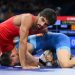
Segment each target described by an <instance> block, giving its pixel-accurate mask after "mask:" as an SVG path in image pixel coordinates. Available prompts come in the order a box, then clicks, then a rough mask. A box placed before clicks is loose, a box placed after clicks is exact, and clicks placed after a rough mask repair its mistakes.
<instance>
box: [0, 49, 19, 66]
mask: <svg viewBox="0 0 75 75" xmlns="http://www.w3.org/2000/svg"><path fill="white" fill-rule="evenodd" d="M18 57H19V56H18V53H17V52H16V51H13V50H12V51H8V52H6V53H4V54H2V55H1V58H0V64H1V65H2V66H15V65H18V64H19V58H18Z"/></svg>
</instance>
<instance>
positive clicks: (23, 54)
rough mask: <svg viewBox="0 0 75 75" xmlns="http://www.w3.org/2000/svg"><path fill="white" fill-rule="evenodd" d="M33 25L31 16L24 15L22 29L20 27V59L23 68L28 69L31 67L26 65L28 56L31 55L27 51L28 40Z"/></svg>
mask: <svg viewBox="0 0 75 75" xmlns="http://www.w3.org/2000/svg"><path fill="white" fill-rule="evenodd" d="M31 24H32V17H31V16H30V15H25V16H24V15H23V17H22V20H21V27H20V48H19V58H20V63H21V66H22V68H26V69H27V67H28V66H29V65H28V64H27V63H26V59H27V56H28V55H29V53H28V50H27V40H28V34H29V29H30V27H31Z"/></svg>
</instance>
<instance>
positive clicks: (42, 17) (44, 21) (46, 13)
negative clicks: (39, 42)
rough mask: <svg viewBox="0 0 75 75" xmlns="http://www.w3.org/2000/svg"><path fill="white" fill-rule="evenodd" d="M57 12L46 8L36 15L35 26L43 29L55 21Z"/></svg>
mask: <svg viewBox="0 0 75 75" xmlns="http://www.w3.org/2000/svg"><path fill="white" fill-rule="evenodd" d="M56 18H57V14H56V12H55V11H54V10H53V9H50V8H46V9H44V10H43V11H41V12H40V13H39V14H38V16H37V21H36V26H37V28H39V29H44V28H46V27H48V26H49V25H53V24H54V23H55V22H56Z"/></svg>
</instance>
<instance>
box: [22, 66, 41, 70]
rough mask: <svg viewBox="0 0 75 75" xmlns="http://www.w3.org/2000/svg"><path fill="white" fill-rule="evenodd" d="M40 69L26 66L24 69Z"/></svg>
mask: <svg viewBox="0 0 75 75" xmlns="http://www.w3.org/2000/svg"><path fill="white" fill-rule="evenodd" d="M39 68H40V66H38V67H37V66H25V67H23V68H22V69H39Z"/></svg>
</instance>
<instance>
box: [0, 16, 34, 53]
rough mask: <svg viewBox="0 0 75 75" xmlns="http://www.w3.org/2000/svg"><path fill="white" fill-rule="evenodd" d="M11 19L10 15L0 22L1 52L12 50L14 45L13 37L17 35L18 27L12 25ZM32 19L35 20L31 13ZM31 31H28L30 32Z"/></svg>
mask: <svg viewBox="0 0 75 75" xmlns="http://www.w3.org/2000/svg"><path fill="white" fill-rule="evenodd" d="M13 19H14V17H11V18H9V19H8V20H6V21H4V22H2V23H1V24H0V50H1V51H2V53H4V52H6V51H10V50H12V49H13V47H14V43H13V39H14V38H15V37H16V36H19V28H18V27H17V26H16V25H14V23H13ZM32 20H33V21H34V20H35V16H33V15H32ZM32 32H33V31H32ZM32 32H31V31H30V34H32Z"/></svg>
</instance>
